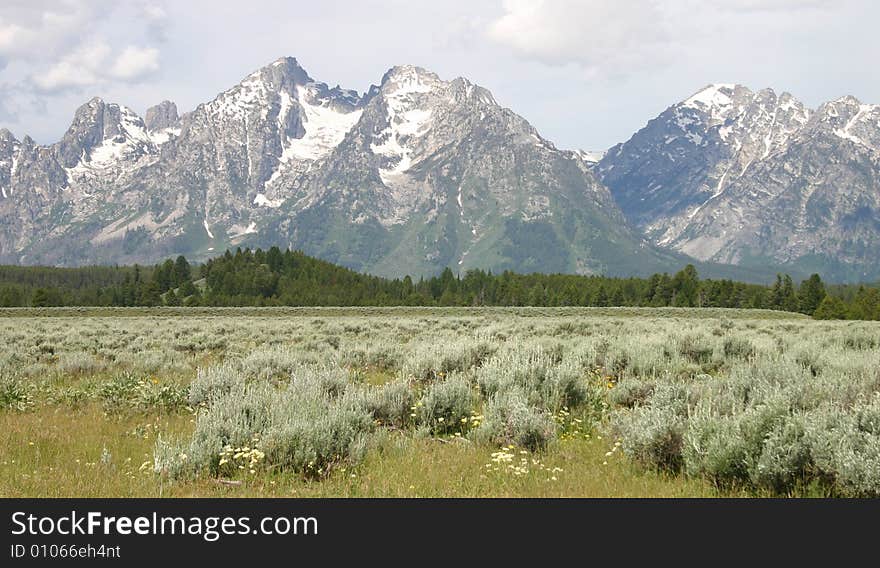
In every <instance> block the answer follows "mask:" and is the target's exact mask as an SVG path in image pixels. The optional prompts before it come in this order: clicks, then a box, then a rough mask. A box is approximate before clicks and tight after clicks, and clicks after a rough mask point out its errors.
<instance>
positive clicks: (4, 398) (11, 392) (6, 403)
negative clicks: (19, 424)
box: [0, 377, 34, 411]
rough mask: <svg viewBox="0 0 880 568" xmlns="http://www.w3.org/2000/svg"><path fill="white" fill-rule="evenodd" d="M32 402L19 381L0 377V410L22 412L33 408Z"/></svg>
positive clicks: (13, 378)
mask: <svg viewBox="0 0 880 568" xmlns="http://www.w3.org/2000/svg"><path fill="white" fill-rule="evenodd" d="M33 404H34V403H33V400H32V398H31V395H30V393H28V391H27V389H26V388H25V385H24V384H23V383H22V382H21V380H19V379H17V378H15V377H0V410H6V409H9V410H18V411H24V410H27V409H28V408H30V407H31V406H33Z"/></svg>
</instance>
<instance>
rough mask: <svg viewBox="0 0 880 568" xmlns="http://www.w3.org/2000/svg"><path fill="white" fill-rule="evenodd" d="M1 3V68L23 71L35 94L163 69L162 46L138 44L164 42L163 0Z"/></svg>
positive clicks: (23, 0) (22, 0)
mask: <svg viewBox="0 0 880 568" xmlns="http://www.w3.org/2000/svg"><path fill="white" fill-rule="evenodd" d="M3 2H4V7H3V11H2V13H0V69H2V68H3V67H5V66H7V65H8V64H10V63H15V64H16V65H17V66H18V67H19V68H23V69H25V71H24V73H23V77H27V80H24V79H23V77H20V78H19V81H20V82H21V81H24V82H25V83H29V84H30V85H31V88H32V89H35V90H36V91H37V92H41V93H51V92H58V91H63V90H70V89H78V88H85V87H90V86H99V85H106V84H107V83H108V82H111V81H121V82H133V81H137V80H139V79H141V78H143V77H145V76H147V75H149V74H151V73H155V72H156V71H158V69H159V55H160V54H159V50H158V48H156V47H152V46H149V45H146V46H145V45H143V44H140V45H138V44H137V43H136V42H138V41H142V42H147V41H148V40H149V41H153V42H155V41H161V37H160V36H161V35H162V34H163V32H164V27H165V24H166V21H167V20H168V15H167V13H166V11H165V8H164V6H163V3H162V2H161V1H152V0H121V1H116V2H114V1H112V0H3ZM123 22H125V23H123ZM129 22H134V25H132V24H131V23H129ZM120 24H121V25H120ZM19 75H20V76H21V75H22V73H19ZM0 84H3V85H7V86H8V85H9V84H10V83H9V80H7V81H6V82H0Z"/></svg>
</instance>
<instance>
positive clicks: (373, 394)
mask: <svg viewBox="0 0 880 568" xmlns="http://www.w3.org/2000/svg"><path fill="white" fill-rule="evenodd" d="M362 404H363V406H364V408H365V409H366V411H367V412H368V413H369V414H370V415H371V416H372V417H373V419H374V420H378V421H379V422H381V423H382V424H390V425H392V426H396V427H398V428H402V427H404V426H406V425H408V424H412V422H413V417H412V416H410V415H411V414H413V409H414V408H415V404H416V395H415V391H414V390H413V388H412V387H411V386H410V384H409V383H408V382H407V381H404V380H396V381H392V382H390V383H386V384H384V385H381V386H377V387H371V388H369V389H368V390H367V391H366V393H365V394H364V397H363V402H362Z"/></svg>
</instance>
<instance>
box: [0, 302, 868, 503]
mask: <svg viewBox="0 0 880 568" xmlns="http://www.w3.org/2000/svg"><path fill="white" fill-rule="evenodd" d="M0 344H2V346H3V347H2V349H0V496H2V497H23V496H27V497H62V496H82V497H86V496H103V497H133V496H143V497H147V496H151V497H152V496H165V497H188V496H229V497H244V496H285V497H289V496H302V497H312V496H321V497H323V496H330V497H332V496H340V497H348V496H352V497H368V496H378V497H416V496H421V497H459V496H467V497H578V496H589V497H711V496H743V497H748V496H841V497H876V496H878V495H880V393H878V391H880V323H871V322H828V321H814V320H812V319H809V318H806V317H803V316H798V315H795V314H787V313H783V312H770V311H758V310H723V309H700V310H697V309H674V308H658V309H649V308H644V309H639V308H482V309H470V308H376V309H368V308H351V309H343V308H241V309H238V308H164V309H161V308H160V309H156V308H152V309H150V308H132V309H124V308H103V309H101V308H98V309H89V308H58V309H51V308H46V309H38V310H37V309H34V310H27V309H8V310H0Z"/></svg>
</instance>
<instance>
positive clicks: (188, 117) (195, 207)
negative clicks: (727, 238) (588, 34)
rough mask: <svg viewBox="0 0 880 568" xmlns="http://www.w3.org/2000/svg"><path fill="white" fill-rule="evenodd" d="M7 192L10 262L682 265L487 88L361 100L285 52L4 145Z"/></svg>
mask: <svg viewBox="0 0 880 568" xmlns="http://www.w3.org/2000/svg"><path fill="white" fill-rule="evenodd" d="M13 162H14V166H13ZM0 187H2V188H3V189H4V191H5V193H4V194H3V195H4V197H3V199H2V200H0V217H2V223H3V229H2V232H0V260H2V261H5V262H16V263H37V262H39V263H51V264H62V265H73V264H84V263H91V262H152V261H156V260H158V259H160V258H163V257H167V256H170V255H175V254H186V255H187V256H189V257H192V258H197V259H199V258H205V257H208V256H212V255H214V254H219V252H222V251H223V250H224V249H225V248H227V247H230V246H232V247H234V246H270V245H279V246H282V247H285V246H290V247H294V248H301V249H303V250H304V251H305V252H307V253H309V254H315V255H318V256H321V257H323V258H326V259H328V260H332V261H336V262H340V263H343V264H345V265H347V266H351V267H353V268H357V269H362V270H367V271H370V272H373V273H377V274H387V275H395V276H397V275H401V274H403V273H410V274H413V275H419V274H430V273H434V272H437V271H439V270H441V269H442V268H444V267H447V266H449V267H452V268H454V269H462V270H463V269H468V268H472V267H480V268H490V269H494V270H503V269H514V270H519V271H533V270H541V271H558V272H582V273H593V272H610V273H618V274H622V273H630V272H639V273H644V272H650V271H653V270H660V269H669V268H671V267H673V266H675V265H676V264H680V262H679V260H680V259H675V260H673V259H672V258H671V257H670V256H669V255H665V254H663V253H660V252H658V251H657V250H655V249H654V248H652V247H651V246H649V245H648V244H647V243H645V242H644V241H643V239H642V238H641V237H640V236H639V235H638V234H637V233H635V232H634V231H632V230H631V229H630V228H629V226H628V225H627V224H626V222H625V221H624V219H623V216H622V215H621V213H620V211H619V209H618V208H617V207H616V205H615V204H614V202H613V200H612V198H611V195H610V194H609V193H608V191H607V190H606V189H605V188H604V187H603V186H602V185H601V184H599V183H598V182H597V180H596V179H595V177H594V176H593V174H592V173H591V172H590V170H589V164H588V163H587V162H586V161H585V160H584V158H583V157H582V156H581V155H579V154H577V153H574V152H566V151H562V150H559V149H557V148H556V147H555V146H554V145H553V144H552V143H550V142H549V141H547V140H545V139H544V138H542V137H541V136H540V135H539V134H538V132H537V131H535V129H534V128H533V127H532V126H531V125H529V124H528V122H526V121H525V120H524V119H523V118H521V117H519V116H517V115H516V114H514V113H513V112H512V111H510V110H508V109H505V108H502V107H500V106H499V105H498V104H497V103H496V102H495V100H494V99H493V97H492V95H491V94H490V93H489V92H488V91H486V90H485V89H483V88H481V87H479V86H476V85H474V84H472V83H470V82H469V81H467V80H465V79H460V78H459V79H455V80H452V81H443V80H441V79H440V78H439V77H437V76H436V75H435V74H433V73H430V72H428V71H426V70H424V69H420V68H417V67H412V66H402V67H395V68H393V69H391V70H390V71H388V73H386V75H385V76H384V77H383V79H382V81H381V84H380V85H378V86H374V87H373V88H371V89H370V91H369V92H368V93H366V94H365V95H363V96H361V95H359V94H358V93H356V92H354V91H350V90H346V89H343V88H341V87H338V86H337V87H333V88H330V87H329V86H328V85H326V84H324V83H320V82H317V81H315V80H313V79H312V78H311V77H309V75H308V74H307V73H306V71H305V70H303V69H302V67H300V65H299V64H298V63H297V61H296V60H295V59H292V58H283V59H279V60H278V61H275V62H274V63H272V64H270V65H268V66H266V67H264V68H263V69H260V70H258V71H256V72H255V73H253V74H251V75H249V76H248V77H246V78H245V79H244V80H243V81H242V82H241V83H239V84H238V85H236V86H234V87H233V88H231V89H229V90H227V91H225V92H223V93H220V94H219V95H218V96H217V97H216V98H214V99H213V100H212V101H210V102H208V103H204V104H201V105H199V106H198V107H197V108H196V109H195V110H193V111H192V112H189V113H186V114H184V115H183V116H180V117H178V116H177V111H176V108H175V106H174V105H173V103H168V102H166V103H162V104H160V105H158V106H157V107H153V108H152V109H150V111H149V112H148V113H147V120H146V121H144V120H142V119H140V118H139V117H137V115H135V114H134V113H133V112H132V111H131V110H130V109H127V108H126V107H123V106H120V105H116V104H108V103H104V102H103V101H101V100H100V99H93V100H92V101H89V102H88V103H87V104H86V105H84V106H83V107H81V108H80V109H79V110H78V111H77V113H76V116H75V118H74V121H73V124H72V125H71V127H70V129H69V130H68V132H67V133H66V134H65V135H64V137H63V138H62V140H61V141H60V142H59V143H57V144H54V145H52V146H48V147H39V146H37V145H35V144H34V143H33V141H30V140H29V139H25V140H24V141H22V142H21V143H18V142H17V141H15V140H14V138H12V137H11V135H8V133H6V135H5V136H0Z"/></svg>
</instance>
